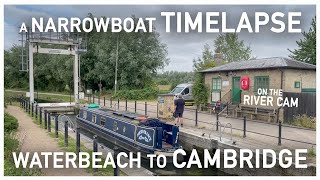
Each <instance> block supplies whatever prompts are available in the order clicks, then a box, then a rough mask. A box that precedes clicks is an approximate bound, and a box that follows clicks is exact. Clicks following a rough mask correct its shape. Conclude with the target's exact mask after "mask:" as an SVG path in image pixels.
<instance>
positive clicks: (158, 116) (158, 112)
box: [157, 103, 159, 118]
mask: <svg viewBox="0 0 320 180" xmlns="http://www.w3.org/2000/svg"><path fill="white" fill-rule="evenodd" d="M157 118H159V103H157Z"/></svg>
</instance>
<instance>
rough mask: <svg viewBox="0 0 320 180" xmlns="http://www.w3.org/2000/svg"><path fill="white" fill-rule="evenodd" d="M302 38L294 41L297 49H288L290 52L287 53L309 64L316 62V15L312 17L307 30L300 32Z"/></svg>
mask: <svg viewBox="0 0 320 180" xmlns="http://www.w3.org/2000/svg"><path fill="white" fill-rule="evenodd" d="M302 35H303V39H300V40H299V41H296V43H297V44H298V49H295V50H293V51H292V50H290V49H288V50H289V51H290V52H291V53H292V54H291V55H289V57H290V58H293V59H295V60H298V61H302V62H306V63H309V64H314V65H315V64H316V43H317V42H316V41H317V40H316V17H314V18H313V19H312V23H311V27H310V29H309V32H305V31H304V32H302Z"/></svg>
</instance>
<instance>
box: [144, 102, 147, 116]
mask: <svg viewBox="0 0 320 180" xmlns="http://www.w3.org/2000/svg"><path fill="white" fill-rule="evenodd" d="M144 115H145V116H147V102H144Z"/></svg>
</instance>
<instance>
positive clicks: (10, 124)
mask: <svg viewBox="0 0 320 180" xmlns="http://www.w3.org/2000/svg"><path fill="white" fill-rule="evenodd" d="M18 126H19V123H18V120H17V119H16V118H15V117H13V116H11V115H9V114H8V113H4V131H5V132H12V131H16V130H17V129H18Z"/></svg>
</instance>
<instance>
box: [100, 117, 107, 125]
mask: <svg viewBox="0 0 320 180" xmlns="http://www.w3.org/2000/svg"><path fill="white" fill-rule="evenodd" d="M105 124H106V118H101V119H100V126H102V127H104V125H105Z"/></svg>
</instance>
